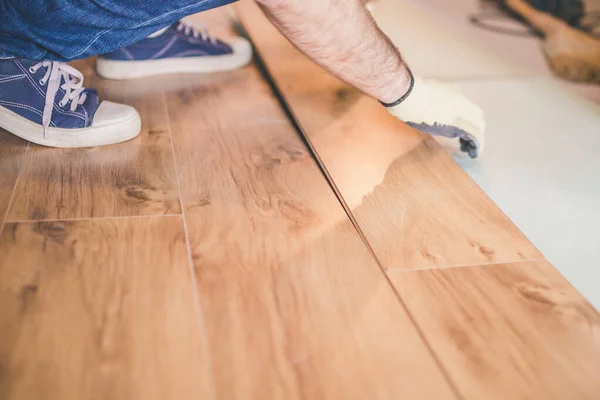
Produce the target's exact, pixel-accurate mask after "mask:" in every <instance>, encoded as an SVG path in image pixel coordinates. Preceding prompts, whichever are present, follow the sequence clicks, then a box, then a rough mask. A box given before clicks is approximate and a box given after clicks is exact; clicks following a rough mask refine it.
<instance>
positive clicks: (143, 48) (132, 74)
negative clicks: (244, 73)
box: [96, 21, 252, 79]
mask: <svg viewBox="0 0 600 400" xmlns="http://www.w3.org/2000/svg"><path fill="white" fill-rule="evenodd" d="M251 59H252V46H251V45H250V43H249V42H248V41H247V40H246V39H244V38H241V37H236V38H232V39H229V40H226V41H223V40H219V39H216V38H214V37H212V36H211V35H210V34H209V33H208V32H207V31H206V30H205V29H201V28H198V27H195V26H192V25H189V24H188V23H185V22H182V21H180V22H177V23H175V24H173V25H171V26H169V27H167V28H166V29H165V30H164V31H162V32H160V31H159V32H157V33H156V34H154V35H151V36H150V37H148V38H146V39H144V40H142V41H140V42H137V43H135V44H132V45H131V46H128V47H124V48H122V49H120V50H117V51H114V52H112V53H108V54H104V55H103V56H100V57H98V61H97V63H96V69H97V71H98V74H99V75H100V76H102V77H103V78H107V79H131V78H140V77H144V76H151V75H160V74H173V73H186V72H188V73H202V72H217V71H229V70H233V69H237V68H240V67H243V66H245V65H247V64H248V63H249V62H250V60H251Z"/></svg>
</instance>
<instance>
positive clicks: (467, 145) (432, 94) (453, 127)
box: [388, 77, 485, 158]
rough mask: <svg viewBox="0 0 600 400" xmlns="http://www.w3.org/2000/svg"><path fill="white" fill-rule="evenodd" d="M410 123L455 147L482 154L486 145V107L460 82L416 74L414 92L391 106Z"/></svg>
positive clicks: (459, 150)
mask: <svg viewBox="0 0 600 400" xmlns="http://www.w3.org/2000/svg"><path fill="white" fill-rule="evenodd" d="M388 110H389V111H390V113H392V114H393V115H394V116H396V117H398V118H399V119H400V120H402V121H404V122H405V123H406V124H407V125H409V126H411V127H413V128H415V129H417V130H419V131H421V132H425V133H427V134H430V135H433V136H434V137H435V139H436V140H437V141H438V142H440V143H441V144H442V146H444V147H446V148H450V149H451V150H452V151H458V152H464V153H467V154H468V155H469V156H470V157H471V158H476V157H477V156H479V155H481V152H482V150H483V146H484V130H485V120H484V116H483V111H482V110H481V109H480V108H479V107H478V106H477V105H475V104H474V103H473V102H471V100H469V99H468V98H466V97H465V96H464V95H463V94H462V93H461V92H460V90H459V88H458V86H456V85H453V84H448V83H444V82H439V81H436V80H429V79H428V80H425V79H421V78H419V77H415V78H414V86H413V89H412V92H411V93H410V95H409V96H408V97H407V98H406V99H405V100H404V101H403V102H402V103H400V104H398V105H397V106H394V107H390V108H389V109H388Z"/></svg>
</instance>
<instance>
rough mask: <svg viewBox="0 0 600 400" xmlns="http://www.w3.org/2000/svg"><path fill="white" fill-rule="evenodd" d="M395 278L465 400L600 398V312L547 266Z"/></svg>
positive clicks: (403, 274) (417, 273) (402, 273)
mask: <svg viewBox="0 0 600 400" xmlns="http://www.w3.org/2000/svg"><path fill="white" fill-rule="evenodd" d="M389 275H390V277H391V279H392V281H393V282H394V284H395V285H396V287H397V288H398V292H399V293H401V294H402V298H403V300H404V302H405V303H406V305H407V307H408V308H409V309H410V310H411V312H412V314H413V315H414V317H415V320H416V322H417V324H418V325H419V326H420V327H421V328H422V329H423V331H424V332H425V335H426V336H427V338H428V339H429V342H430V343H431V345H432V347H433V349H434V350H435V352H436V353H437V354H438V355H439V357H440V359H441V361H442V362H443V363H444V365H445V366H446V368H447V369H448V372H449V374H450V376H451V377H452V379H453V380H454V381H455V382H456V383H457V386H458V390H459V391H460V392H461V394H462V395H463V397H464V398H465V399H473V400H479V399H489V400H496V399H497V400H501V399H557V400H559V399H560V400H562V399H590V400H592V399H600V379H598V377H599V373H600V335H599V334H598V332H600V314H598V312H597V311H596V310H595V309H594V308H593V307H592V306H591V305H590V304H589V303H588V302H587V301H586V300H585V299H583V297H581V295H580V294H579V293H578V292H577V291H576V290H575V289H574V288H573V287H572V286H571V285H570V284H569V283H568V282H567V281H566V280H565V279H564V278H563V277H562V276H561V275H560V274H559V273H558V272H557V271H556V270H555V269H554V267H552V266H551V265H550V264H548V262H546V261H538V262H523V263H514V264H507V265H490V266H485V267H465V268H450V269H438V270H429V271H401V270H394V271H390V272H389Z"/></svg>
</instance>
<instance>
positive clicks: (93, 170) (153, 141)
mask: <svg viewBox="0 0 600 400" xmlns="http://www.w3.org/2000/svg"><path fill="white" fill-rule="evenodd" d="M79 64H81V65H77V66H78V67H80V68H81V67H82V70H83V71H85V72H87V73H86V76H88V77H89V79H86V85H91V86H94V87H96V88H98V90H99V92H100V93H101V95H102V98H103V99H108V100H112V101H118V102H125V103H127V104H130V105H132V106H134V107H136V109H137V110H138V112H139V113H140V114H141V116H142V133H141V134H140V137H138V138H136V139H133V140H131V141H129V142H127V143H122V144H118V145H113V146H106V147H98V148H85V149H51V148H44V147H41V146H37V145H32V146H31V148H30V150H29V152H28V155H27V160H26V162H25V164H24V166H23V170H22V173H21V179H19V184H18V185H17V188H16V191H15V197H14V201H13V205H12V208H11V210H10V213H9V216H8V220H9V221H26V220H57V219H75V218H97V217H125V216H143V215H163V214H178V213H180V212H181V207H180V200H179V194H178V191H177V180H176V176H175V168H174V163H173V157H172V146H171V142H170V137H169V129H168V121H167V116H166V113H165V111H164V106H163V103H164V99H163V96H162V93H160V92H158V93H156V94H153V95H148V94H147V93H141V94H137V92H136V89H137V88H138V87H140V83H139V82H135V81H133V82H119V84H118V85H116V84H115V82H110V81H105V80H102V79H99V78H95V77H93V75H91V73H92V69H91V68H92V65H93V64H92V61H91V60H86V61H84V62H81V63H79ZM145 86H147V82H145ZM138 91H139V90H138Z"/></svg>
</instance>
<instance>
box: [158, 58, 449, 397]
mask: <svg viewBox="0 0 600 400" xmlns="http://www.w3.org/2000/svg"><path fill="white" fill-rule="evenodd" d="M178 79H179V81H180V83H181V88H180V89H178V90H172V91H169V92H168V93H167V95H166V99H167V107H168V110H169V115H170V119H171V127H172V136H173V143H174V147H175V155H176V157H175V158H176V161H177V165H178V174H179V179H180V184H181V191H182V200H183V206H184V213H185V217H186V221H187V226H188V230H189V238H190V244H191V250H192V256H193V260H194V265H195V270H196V274H197V284H198V288H199V293H200V303H201V305H202V310H203V315H204V319H205V326H206V330H207V337H208V348H209V353H210V356H211V362H212V366H213V377H214V385H215V393H216V397H217V398H219V399H227V400H232V399H286V400H292V399H314V400H316V399H390V400H391V399H401V398H406V399H417V398H418V399H454V398H455V395H454V392H453V391H452V389H451V388H450V386H449V384H448V383H447V381H446V380H445V378H444V375H443V373H442V372H441V371H440V369H439V368H438V366H437V364H436V362H435V360H434V358H433V357H432V356H431V354H430V352H429V350H428V348H427V347H426V345H425V344H424V343H423V342H422V340H421V338H420V336H419V334H418V332H417V330H416V329H415V327H414V326H413V324H412V322H411V320H410V319H409V317H408V315H407V313H406V312H405V310H404V308H403V307H402V306H401V304H400V303H399V302H398V299H397V297H396V296H395V293H394V291H393V289H392V287H391V285H390V284H389V282H388V281H387V280H386V277H385V275H384V273H383V272H382V270H381V269H380V268H379V266H378V265H377V263H376V262H375V260H374V258H373V257H372V255H371V253H370V252H369V251H368V250H367V248H366V246H365V245H364V244H363V242H362V241H361V238H360V236H359V235H358V234H357V232H356V231H355V230H354V229H353V226H352V224H351V222H350V220H349V219H348V217H347V215H346V214H345V213H344V210H343V208H342V207H341V205H340V204H339V202H338V200H337V199H336V197H335V195H334V193H333V192H332V191H331V189H330V188H329V187H328V185H327V181H326V180H325V178H324V176H323V175H322V173H321V172H320V170H319V168H318V166H317V163H316V162H315V160H314V159H313V158H312V157H311V155H310V153H309V151H308V149H307V148H306V146H305V145H304V144H303V142H302V140H301V139H300V137H299V136H298V134H297V133H296V132H295V130H294V129H293V127H292V126H291V123H290V121H289V120H288V119H287V118H286V116H285V114H284V113H283V111H282V110H281V109H280V108H279V106H278V103H277V100H276V99H275V98H274V96H273V93H272V92H271V89H270V87H269V86H268V85H267V84H266V83H265V81H264V80H263V78H262V77H261V75H260V74H259V72H258V71H257V68H256V67H255V66H249V67H247V68H244V69H242V70H239V71H235V72H231V73H227V74H214V75H211V76H209V77H202V76H188V77H181V78H178Z"/></svg>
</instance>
